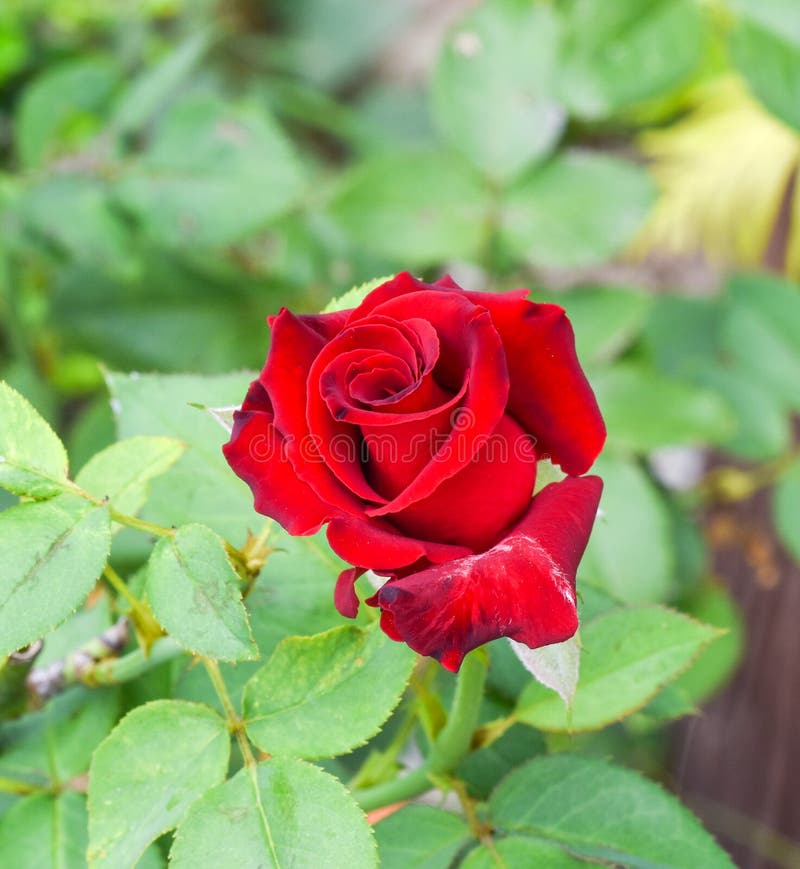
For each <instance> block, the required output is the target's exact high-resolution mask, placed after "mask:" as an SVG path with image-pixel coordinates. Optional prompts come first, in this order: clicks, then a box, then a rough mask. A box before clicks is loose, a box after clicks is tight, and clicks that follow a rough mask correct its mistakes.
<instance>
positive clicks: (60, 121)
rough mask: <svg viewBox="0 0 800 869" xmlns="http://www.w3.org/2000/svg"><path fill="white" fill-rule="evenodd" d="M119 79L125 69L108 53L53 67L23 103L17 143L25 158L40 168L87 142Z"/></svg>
mask: <svg viewBox="0 0 800 869" xmlns="http://www.w3.org/2000/svg"><path fill="white" fill-rule="evenodd" d="M118 83H119V70H118V69H117V68H116V67H115V65H114V64H113V63H112V62H111V61H110V60H109V59H108V58H103V57H94V58H86V59H81V60H74V61H69V62H67V63H65V64H63V65H61V66H57V67H55V68H53V69H50V70H48V71H47V72H46V73H45V74H44V75H43V76H41V77H40V78H37V79H36V81H34V82H33V83H32V84H31V85H30V86H29V87H28V88H27V89H26V90H25V93H24V96H23V98H22V100H21V101H20V105H19V110H18V114H17V123H16V127H15V131H14V132H15V137H16V141H15V146H16V152H17V155H18V157H19V160H20V162H21V163H22V165H23V166H25V167H26V168H27V169H34V168H36V167H38V166H41V165H43V164H45V163H46V162H47V161H48V160H52V159H53V158H55V157H58V156H62V155H63V153H69V151H70V150H74V149H76V148H78V147H80V146H81V145H83V144H85V143H86V141H88V140H89V139H90V138H91V136H92V135H93V134H94V133H96V132H97V129H98V128H99V126H100V123H101V120H102V113H103V111H104V109H105V108H106V107H107V106H108V104H109V102H110V99H111V96H112V94H113V92H114V89H115V87H116V86H117V85H118Z"/></svg>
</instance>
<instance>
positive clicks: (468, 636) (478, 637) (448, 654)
mask: <svg viewBox="0 0 800 869" xmlns="http://www.w3.org/2000/svg"><path fill="white" fill-rule="evenodd" d="M601 491H602V481H601V480H600V479H599V477H580V478H568V479H566V480H563V481H562V482H560V483H551V484H550V485H549V486H547V487H546V488H544V489H543V490H542V491H541V492H540V493H539V494H538V495H537V496H536V497H535V498H534V499H533V501H532V503H531V507H530V509H529V510H528V512H527V513H526V515H525V516H524V517H523V518H522V519H521V520H520V522H519V523H518V524H517V525H516V526H515V527H514V528H513V529H512V530H511V531H510V533H509V534H508V536H507V537H506V538H505V539H503V540H502V541H501V542H500V543H498V544H497V545H496V546H494V547H493V548H492V549H490V550H489V551H488V552H484V553H482V554H480V555H472V556H467V557H465V558H460V559H456V560H454V561H448V562H446V563H444V564H438V565H434V566H433V567H429V568H427V569H425V570H423V571H420V572H419V573H413V574H411V575H408V576H405V577H403V578H402V579H393V580H390V581H389V582H387V583H386V584H385V585H384V586H383V587H382V588H381V589H380V591H379V592H378V593H377V594H376V595H374V596H373V597H371V598H370V599H369V600H368V601H367V603H369V604H370V605H372V606H376V605H377V606H379V607H380V608H381V610H382V611H383V613H390V614H391V617H392V618H391V620H389V619H387V623H389V622H390V623H391V633H390V635H392V634H393V635H396V636H399V637H401V638H402V640H403V641H404V642H406V643H407V644H408V645H409V646H410V647H411V648H412V649H414V650H415V651H416V652H419V653H420V654H422V655H431V656H433V657H435V658H437V659H438V660H439V661H440V662H441V663H442V665H443V666H444V667H446V668H447V669H448V670H453V671H455V670H458V668H459V667H460V665H461V661H462V659H463V657H464V655H466V654H467V652H469V651H470V650H471V649H474V648H476V647H478V646H481V645H483V644H484V643H487V642H489V641H490V640H494V639H496V638H497V637H510V638H511V639H513V640H516V641H518V642H521V643H524V644H525V645H526V646H529V647H530V648H537V647H539V646H545V645H548V644H550V643H560V642H563V641H564V640H567V639H569V637H571V636H572V635H573V634H574V633H575V631H576V630H577V627H578V615H577V605H576V599H575V573H576V571H577V568H578V563H579V562H580V559H581V557H582V555H583V551H584V549H585V548H586V544H587V542H588V539H589V533H590V532H591V528H592V524H593V523H594V518H595V515H596V513H597V505H598V502H599V500H600V493H601ZM387 633H389V632H388V631H387Z"/></svg>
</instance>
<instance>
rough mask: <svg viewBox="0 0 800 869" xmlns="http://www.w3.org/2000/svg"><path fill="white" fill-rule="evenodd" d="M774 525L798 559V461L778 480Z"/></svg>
mask: <svg viewBox="0 0 800 869" xmlns="http://www.w3.org/2000/svg"><path fill="white" fill-rule="evenodd" d="M772 507H773V512H774V515H775V525H776V527H777V530H778V534H779V535H780V538H781V541H782V542H783V544H784V546H785V547H786V548H787V549H788V550H789V552H791V553H792V554H793V555H794V557H795V558H796V559H797V560H798V561H800V534H798V517H800V461H796V462H795V463H794V464H793V465H792V466H791V467H790V468H789V469H788V470H787V471H785V472H784V474H783V475H782V476H781V478H780V480H779V481H778V484H777V486H776V487H775V491H774V494H773V502H772Z"/></svg>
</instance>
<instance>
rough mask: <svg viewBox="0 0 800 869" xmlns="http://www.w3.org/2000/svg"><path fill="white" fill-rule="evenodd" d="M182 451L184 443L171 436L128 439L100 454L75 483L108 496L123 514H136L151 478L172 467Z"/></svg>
mask: <svg viewBox="0 0 800 869" xmlns="http://www.w3.org/2000/svg"><path fill="white" fill-rule="evenodd" d="M183 450H184V446H183V444H182V443H180V441H176V440H172V439H171V438H165V437H133V438H128V439H127V440H124V441H119V442H118V443H116V444H113V445H112V446H110V447H108V448H107V449H105V450H103V451H102V452H99V453H97V455H95V456H94V457H93V458H92V459H91V460H90V461H89V462H88V463H87V464H86V465H85V467H83V468H81V471H80V473H79V474H78V475H77V476H76V477H75V483H76V484H77V485H78V486H80V487H81V488H82V489H85V490H86V491H87V492H89V494H91V495H94V496H95V497H96V498H100V499H107V500H108V501H109V503H110V504H111V505H112V506H113V507H114V508H115V509H116V510H118V511H119V512H120V513H128V514H130V515H136V514H137V513H138V512H139V511H140V510H141V509H142V507H143V506H144V503H145V501H146V500H147V495H148V485H149V483H150V481H151V480H152V479H153V478H154V477H157V476H159V475H160V474H163V473H164V472H165V471H167V470H169V468H171V467H172V465H174V464H175V462H177V461H178V459H179V458H180V457H181V454H182V453H183Z"/></svg>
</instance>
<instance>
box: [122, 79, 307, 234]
mask: <svg viewBox="0 0 800 869" xmlns="http://www.w3.org/2000/svg"><path fill="white" fill-rule="evenodd" d="M303 188H304V179H303V173H302V171H301V167H300V163H299V162H298V160H297V158H296V156H295V154H294V152H293V150H292V147H291V144H290V142H289V141H288V139H287V138H286V137H285V135H284V133H283V131H282V130H281V129H280V128H279V127H278V125H277V124H276V122H275V121H273V120H272V119H271V118H270V117H269V115H267V114H266V113H265V111H264V109H263V108H261V107H258V108H257V107H255V106H250V105H244V104H240V105H234V104H231V103H230V102H226V101H224V100H222V99H220V98H216V97H213V96H209V95H202V94H201V95H196V96H192V97H187V98H186V99H184V100H183V101H182V102H181V103H179V104H178V105H177V106H176V107H175V108H173V109H172V111H171V112H170V113H169V114H168V115H167V117H166V118H165V119H164V121H162V123H161V124H160V126H159V130H158V135H157V137H156V139H155V141H154V142H153V143H152V145H151V147H150V148H149V150H148V151H147V152H145V154H144V156H143V157H142V159H141V161H140V163H139V164H138V165H137V166H134V167H132V168H131V170H130V171H129V172H128V173H127V174H126V175H125V176H124V177H123V178H122V179H121V180H120V182H119V184H118V185H117V188H116V192H117V195H118V197H119V198H120V200H121V202H122V204H123V205H124V206H125V207H126V208H127V209H129V210H130V211H132V212H133V213H134V214H135V215H136V216H137V217H138V218H139V219H140V220H141V221H142V222H143V224H144V227H145V229H146V231H147V233H148V234H149V235H150V237H151V238H153V239H157V240H158V241H159V243H161V244H166V245H176V246H186V245H188V246H192V247H194V246H205V247H212V248H215V247H225V246H228V245H231V244H233V243H235V242H237V241H239V240H241V239H242V238H243V237H245V236H247V235H249V234H251V233H253V232H254V231H255V230H257V229H260V228H261V227H263V226H264V225H265V224H266V223H268V222H269V221H270V220H272V219H273V218H275V217H277V216H279V215H280V214H282V213H284V212H286V211H287V210H288V209H289V208H291V207H292V206H293V205H294V204H295V203H296V202H297V201H298V199H299V197H300V195H301V194H302V192H303Z"/></svg>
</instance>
